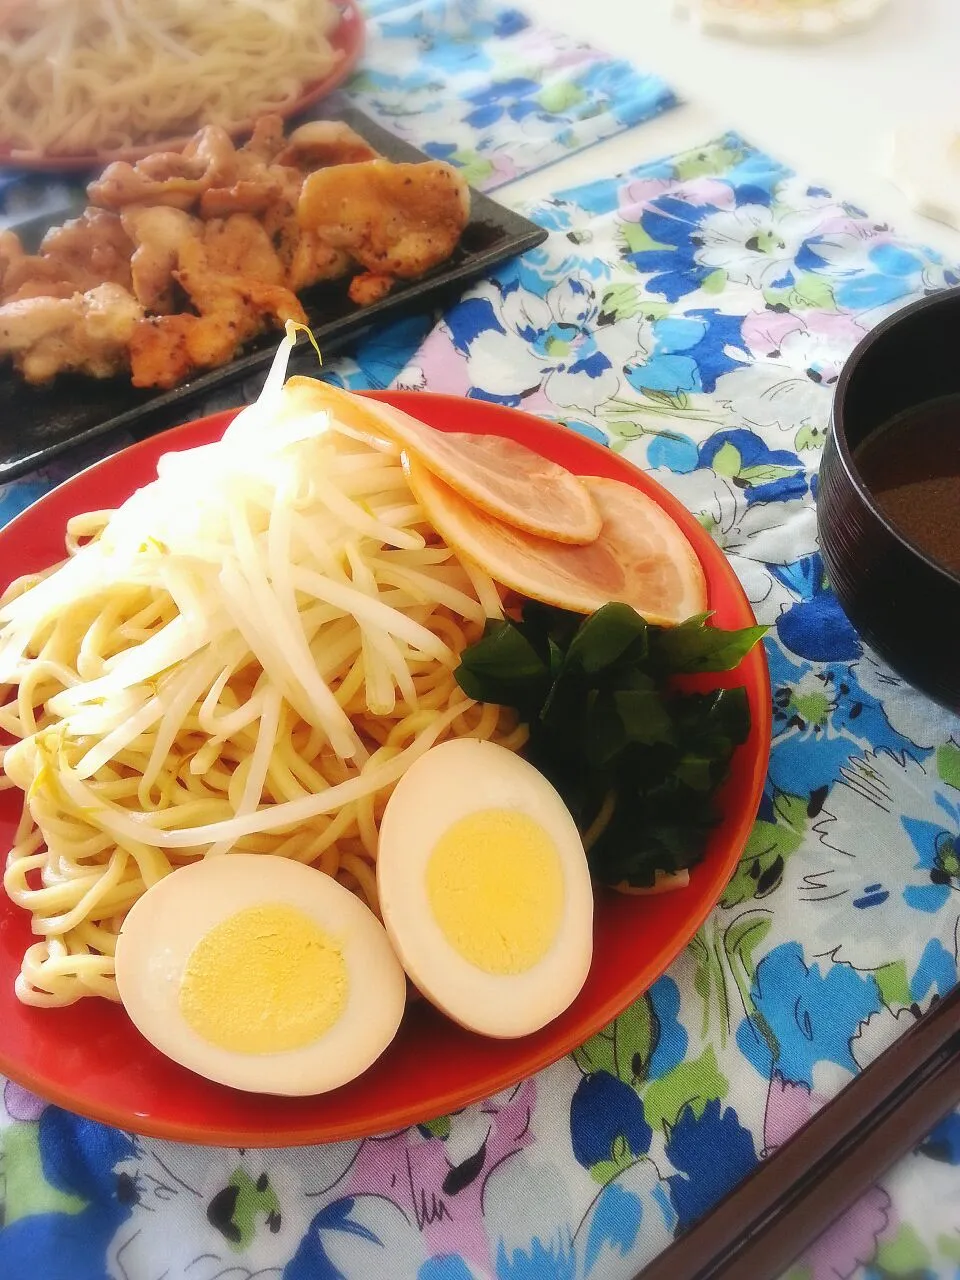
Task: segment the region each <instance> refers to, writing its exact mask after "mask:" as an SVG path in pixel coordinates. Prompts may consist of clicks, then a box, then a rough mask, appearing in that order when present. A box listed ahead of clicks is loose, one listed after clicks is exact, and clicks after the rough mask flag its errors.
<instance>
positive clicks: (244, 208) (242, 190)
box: [200, 169, 283, 218]
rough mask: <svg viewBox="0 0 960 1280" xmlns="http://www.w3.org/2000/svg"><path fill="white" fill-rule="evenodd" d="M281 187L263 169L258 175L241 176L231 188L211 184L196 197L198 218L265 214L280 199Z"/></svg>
mask: <svg viewBox="0 0 960 1280" xmlns="http://www.w3.org/2000/svg"><path fill="white" fill-rule="evenodd" d="M282 194H283V187H282V184H281V182H280V181H279V179H278V178H277V177H275V176H274V175H273V174H272V173H270V171H269V170H267V169H264V171H263V176H262V177H260V178H241V179H240V181H239V182H235V183H234V184H233V186H232V187H211V188H210V189H209V190H208V191H204V193H203V195H202V196H201V197H200V217H201V218H226V217H227V216H228V215H229V214H231V213H266V211H267V210H268V209H269V208H270V206H271V205H272V204H274V203H275V202H276V201H277V200H279V199H280V198H281V196H282Z"/></svg>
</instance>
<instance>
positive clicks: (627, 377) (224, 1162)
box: [0, 135, 960, 1280]
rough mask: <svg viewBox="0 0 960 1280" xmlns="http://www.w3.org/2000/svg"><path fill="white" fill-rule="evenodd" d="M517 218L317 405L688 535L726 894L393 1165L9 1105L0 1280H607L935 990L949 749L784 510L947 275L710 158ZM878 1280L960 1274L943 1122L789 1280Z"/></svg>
mask: <svg viewBox="0 0 960 1280" xmlns="http://www.w3.org/2000/svg"><path fill="white" fill-rule="evenodd" d="M530 212H531V214H532V216H534V217H536V218H538V219H539V220H541V221H542V222H544V223H545V224H546V225H547V226H549V227H550V228H551V230H552V232H553V234H552V235H551V237H550V239H549V240H548V241H547V242H546V243H545V245H544V246H543V247H542V248H540V249H538V250H535V251H533V252H532V253H530V254H527V255H526V256H525V258H523V259H522V260H520V261H518V262H515V263H512V264H509V265H507V266H505V267H503V268H501V269H500V271H499V272H498V274H497V276H496V277H495V278H494V279H492V280H490V281H488V282H486V283H484V284H482V285H479V286H477V287H476V288H475V289H474V290H472V292H471V293H470V294H469V295H468V296H467V297H466V298H464V299H463V300H462V301H461V302H460V303H459V304H458V305H457V306H455V307H454V308H453V309H452V311H451V312H450V313H449V314H448V315H447V316H446V317H445V318H444V320H443V322H442V323H441V324H440V325H439V326H438V327H437V328H435V329H433V330H432V331H431V332H430V333H429V334H428V335H427V336H426V338H425V340H421V339H422V338H423V330H422V328H418V327H417V326H416V325H411V326H410V327H409V328H407V329H405V330H394V331H393V332H391V333H388V334H387V335H385V336H384V338H383V341H382V342H380V343H378V342H377V341H375V340H374V341H370V342H368V343H367V344H366V345H365V347H364V348H363V349H362V350H361V351H358V352H355V353H354V356H353V358H352V359H351V360H350V361H343V362H340V364H339V365H338V376H339V378H340V380H341V381H343V382H344V383H345V384H346V385H354V386H356V385H364V384H365V383H371V382H379V383H381V384H382V382H383V380H385V378H386V377H387V376H388V375H389V373H390V372H391V371H393V370H399V381H400V382H401V383H402V384H403V385H408V386H414V387H421V388H428V389H430V390H434V391H442V392H453V393H457V394H462V395H469V396H473V397H477V398H482V399H487V400H489V401H491V402H494V403H503V404H511V405H521V406H523V407H525V408H528V409H531V410H532V411H534V412H537V413H540V414H543V415H545V416H548V417H551V418H553V419H555V420H557V421H560V422H563V423H565V424H566V425H568V426H569V427H570V428H571V429H573V430H576V431H581V432H584V433H586V434H588V435H590V436H592V437H593V438H596V439H600V440H602V441H604V442H605V443H607V444H608V445H609V446H610V447H611V448H613V449H616V450H619V451H622V452H623V453H625V454H626V456H628V457H630V458H631V459H632V460H633V461H635V462H636V463H637V464H638V465H640V466H642V467H645V468H647V469H648V470H649V471H650V472H651V473H652V474H653V475H654V476H655V477H656V478H657V479H658V480H659V481H660V482H661V483H663V484H665V485H666V486H667V487H668V488H669V489H670V490H671V491H673V492H674V493H676V494H677V495H678V496H679V497H680V498H681V499H682V500H683V501H684V502H685V503H686V504H687V506H688V507H690V508H691V509H692V510H693V511H694V512H695V513H696V514H697V515H698V518H699V519H700V520H701V522H702V523H703V524H704V526H705V527H706V528H708V529H709V530H710V532H711V533H712V535H713V536H714V538H715V539H716V540H717V542H718V544H719V545H720V546H721V547H722V548H723V549H724V550H725V551H726V553H727V555H728V557H729V559H730V561H731V563H732V565H733V566H734V568H735V569H736V571H737V573H738V574H739V576H740V579H741V581H742V582H743V584H744V587H745V588H746V590H747V592H748V594H749V596H750V599H751V601H752V603H753V605H754V608H755V610H756V612H757V615H758V617H759V618H760V620H761V621H764V622H766V623H768V624H769V625H770V627H771V631H770V632H769V634H768V637H767V640H766V645H767V654H768V658H769V662H770V669H771V677H772V684H773V712H774V743H773V750H772V755H771V763H770V772H769V777H768V781H767V785H766V788H765V791H764V796H763V801H762V805H761V809H760V812H759V814H758V818H757V821H756V824H755V827H754V829H753V832H752V835H751V837H750V839H749V841H748V844H747V847H746V849H745V851H744V854H743V857H742V858H741V861H740V863H739V866H738V868H737V870H736V872H735V874H734V876H733V878H732V879H731V881H730V883H729V885H728V886H727V888H726V890H725V892H724V894H723V897H722V899H721V901H720V903H719V905H718V907H717V909H716V910H715V911H714V913H713V914H712V916H711V917H710V918H709V920H708V921H707V923H706V925H705V926H704V927H703V929H701V931H700V932H699V933H698V934H697V936H696V938H695V939H694V941H693V942H692V943H691V945H690V946H689V947H688V948H687V950H686V951H685V952H684V953H683V954H682V955H681V956H680V957H679V958H678V959H677V961H676V962H675V964H674V965H673V966H671V968H670V970H669V972H668V973H667V974H666V975H665V976H664V977H662V978H661V979H660V980H659V981H658V982H657V983H656V984H655V985H654V987H653V988H652V989H651V990H650V991H649V992H648V993H647V994H646V995H645V996H643V997H642V998H641V999H639V1000H638V1001H636V1002H635V1003H634V1004H633V1005H632V1006H631V1007H630V1008H629V1009H627V1010H626V1011H625V1012H624V1013H623V1014H622V1015H621V1016H620V1017H619V1018H617V1019H616V1020H615V1021H614V1022H613V1023H612V1024H611V1025H610V1026H609V1027H607V1028H606V1029H605V1030H604V1031H603V1032H601V1033H600V1034H598V1035H596V1036H594V1037H593V1038H592V1039H591V1040H589V1041H588V1042H587V1043H586V1044H585V1045H583V1046H582V1047H581V1048H579V1049H578V1050H577V1051H576V1052H575V1053H574V1054H572V1055H571V1056H570V1057H568V1058H566V1059H564V1060H562V1061H561V1062H559V1063H557V1064H555V1065H554V1066H553V1067H550V1068H548V1069H547V1070H545V1071H543V1072H541V1073H540V1074H539V1075H537V1076H536V1077H534V1078H533V1079H531V1080H528V1081H525V1082H523V1083H521V1084H519V1085H517V1086H516V1087H514V1088H512V1089H508V1090H505V1091H504V1092H503V1093H501V1094H499V1095H497V1096H496V1097H494V1098H491V1099H488V1100H486V1101H485V1102H484V1103H482V1104H478V1105H476V1106H472V1107H467V1108H465V1109H464V1110H463V1111H461V1112H458V1113H456V1114H453V1115H449V1116H443V1117H439V1118H436V1119H433V1120H430V1121H429V1122H426V1123H424V1124H422V1125H419V1126H416V1127H414V1128H413V1129H410V1130H407V1131H401V1132H398V1133H392V1134H385V1135H381V1136H379V1137H376V1138H370V1139H366V1140H364V1141H363V1142H359V1143H357V1142H353V1143H342V1144H337V1145H334V1146H325V1147H315V1148H310V1149H306V1150H300V1151H297V1150H294V1151H269V1150H268V1151H250V1150H243V1151H233V1150H231V1151H222V1150H208V1149H203V1148H194V1147H187V1146H180V1145H175V1144H171V1143H165V1142H159V1141H155V1140H151V1139H145V1138H135V1137H133V1136H131V1135H126V1134H120V1133H117V1132H115V1131H112V1130H109V1129H106V1128H104V1127H103V1126H100V1125H96V1124H93V1123H91V1122H88V1121H85V1120H82V1119H79V1118H78V1117H75V1116H71V1115H69V1114H67V1113H65V1112H63V1111H60V1110H58V1109H57V1108H54V1107H51V1106H45V1105H44V1104H43V1103H42V1102H40V1101H39V1100H38V1099H35V1098H33V1097H32V1096H31V1095H29V1094H27V1093H25V1092H24V1091H23V1090H22V1089H19V1088H18V1087H17V1086H15V1085H13V1084H8V1085H7V1088H6V1092H5V1094H4V1107H5V1125H4V1128H3V1131H2V1132H3V1166H2V1172H3V1175H4V1180H5V1188H6V1219H5V1226H4V1228H3V1230H2V1231H0V1276H3V1277H8V1276H9V1277H11V1280H21V1277H22V1278H23V1280H28V1277H33V1276H41V1275H42V1276H43V1277H44V1280H161V1277H163V1278H165V1280H214V1277H218V1276H223V1275H229V1276H231V1277H236V1280H254V1277H257V1278H259V1277H264V1278H266V1277H270V1278H271V1280H367V1278H368V1277H372V1276H381V1275H382V1276H389V1277H390V1278H391V1280H394V1278H396V1280H407V1277H409V1278H410V1280H493V1278H494V1277H495V1278H496V1280H626V1277H629V1276H632V1275H633V1274H634V1273H635V1272H636V1271H637V1270H638V1269H639V1268H640V1267H641V1266H642V1265H643V1264H644V1263H645V1262H646V1261H647V1260H649V1259H650V1258H652V1257H654V1256H656V1255H657V1254H658V1253H660V1252H661V1251H662V1250H663V1249H664V1248H666V1247H667V1246H668V1245H669V1243H670V1241H671V1240H672V1239H674V1237H675V1236H676V1234H677V1233H678V1232H680V1231H682V1230H683V1229H684V1228H686V1227H687V1226H689V1225H690V1224H691V1223H692V1222H694V1221H696V1219H697V1218H698V1217H700V1216H701V1215H702V1214H703V1213H704V1212H706V1211H707V1210H708V1209H709V1208H710V1206H711V1205H712V1204H714V1203H715V1202H716V1200H717V1199H718V1198H719V1197H720V1196H722V1195H723V1194H724V1193H725V1192H726V1191H727V1190H728V1189H729V1188H730V1187H732V1186H734V1185H736V1184H737V1183H738V1182H739V1181H740V1180H741V1179H742V1178H743V1177H745V1176H746V1175H747V1174H748V1173H749V1172H750V1170H751V1169H752V1168H754V1167H755V1165H756V1164H757V1162H758V1161H759V1160H762V1159H763V1158H764V1156H766V1155H768V1154H769V1153H770V1152H772V1151H774V1150H776V1149H777V1148H778V1147H779V1146H780V1145H781V1144H782V1143H784V1142H787V1141H789V1139H790V1137H791V1136H792V1134H793V1133H794V1132H795V1131H796V1130H797V1129H798V1128H799V1127H800V1125H802V1124H803V1123H804V1121H805V1120H807V1119H808V1118H809V1117H810V1116H811V1115H812V1114H813V1113H814V1112H815V1111H816V1109H817V1108H818V1107H820V1106H822V1105H823V1104H824V1103H825V1102H826V1101H827V1100H828V1099H829V1098H830V1097H831V1096H832V1095H833V1094H835V1093H836V1092H837V1090H838V1089H840V1088H841V1087H842V1086H843V1085H844V1084H845V1083H846V1082H848V1081H849V1080H850V1079H851V1078H852V1077H853V1075H854V1074H855V1073H856V1072H857V1071H859V1070H861V1069H862V1068H863V1067H865V1066H866V1065H868V1063H869V1062H871V1061H872V1060H873V1059H874V1058H875V1057H876V1055H877V1054H878V1053H879V1052H881V1051H882V1049H883V1048H885V1047H886V1046H887V1045H888V1044H890V1043H891V1042H892V1041H893V1040H894V1039H896V1038H897V1037H898V1036H900V1035H902V1034H903V1032H904V1031H905V1030H906V1029H907V1028H908V1027H909V1026H910V1025H911V1023H912V1022H913V1021H914V1020H915V1019H916V1018H917V1017H918V1016H919V1015H920V1014H922V1013H923V1012H924V1011H926V1010H928V1009H929V1008H930V1007H931V1006H932V1005H933V1003H934V1002H935V1001H937V1000H938V999H940V998H941V997H942V996H943V995H945V994H946V993H947V992H948V991H949V990H951V989H952V987H953V986H954V985H955V984H956V982H957V976H958V942H960V939H958V934H960V720H958V719H957V717H955V716H952V715H950V714H948V713H946V712H944V711H941V710H939V709H937V708H936V707H934V706H933V705H932V704H930V703H929V702H927V701H926V700H924V699H923V698H922V697H920V696H919V695H918V694H916V693H914V692H913V691H911V690H910V689H908V688H907V687H905V686H904V685H903V684H902V682H901V681H899V680H898V679H897V678H896V677H895V676H894V675H893V674H892V673H891V672H890V671H889V670H887V669H886V668H885V667H884V666H883V664H882V663H880V662H879V660H878V659H877V658H876V657H875V655H873V654H872V653H870V652H869V651H868V650H867V649H865V648H864V647H863V645H862V644H861V642H860V641H859V639H858V637H857V636H856V634H855V633H854V631H853V630H852V628H851V627H850V625H849V623H848V622H847V621H846V619H845V618H844V616H843V614H842V612H841V611H840V609H839V607H838V606H837V603H836V600H835V598H834V597H833V595H832V593H831V591H830V587H829V583H828V582H827V581H826V578H825V575H824V569H823V564H822V561H821V558H820V555H819V552H818V547H817V539H816V524H815V518H814V502H815V499H816V473H817V463H818V459H819V454H820V448H821V445H822V442H823V437H824V431H825V428H826V423H827V417H828V411H829V403H830V389H831V386H832V384H833V382H834V381H835V380H836V377H837V374H838V371H839V369H840V367H841V366H842V363H843V361H844V359H845V358H846V356H847V355H848V354H849V352H850V349H851V347H852V346H853V344H854V343H855V342H856V341H857V339H858V337H859V336H860V335H861V334H862V333H864V332H866V331H867V329H868V328H869V327H870V325H872V324H874V323H875V322H876V321H877V320H878V319H880V318H881V317H883V316H884V315H886V314H888V313H889V312H890V311H891V310H892V309H894V308H895V307H896V306H898V305H901V304H902V303H904V302H907V301H909V300H911V299H912V298H915V297H917V296H921V295H922V294H923V293H924V292H926V291H929V290H935V289H940V288H943V287H945V286H948V285H952V284H956V283H958V282H960V276H958V274H957V272H956V270H955V269H954V268H953V266H952V265H951V264H949V263H947V262H945V261H943V260H942V259H941V258H940V257H938V255H937V254H935V253H934V252H932V251H931V250H928V249H923V248H920V247H918V246H915V245H911V244H908V243H906V242H904V241H902V240H901V239H900V238H898V237H897V236H896V234H895V233H894V232H892V231H891V230H890V229H889V228H888V227H887V226H885V225H884V224H883V223H879V222H875V221H873V220H871V219H870V218H868V217H866V216H865V215H864V214H863V213H862V212H860V211H859V210H857V209H855V208H854V207H852V206H850V205H849V204H846V203H845V202H843V201H841V200H838V199H835V198H834V197H832V196H831V195H830V194H829V193H828V192H826V191H823V190H822V189H820V188H816V187H811V186H809V185H808V184H806V183H804V182H803V181H801V180H800V179H798V178H797V177H796V176H795V175H794V174H792V173H791V172H790V171H788V170H787V169H785V168H784V167H783V166H781V165H779V164H777V163H776V162H774V161H773V160H771V159H770V158H769V157H767V156H764V155H763V154H761V153H760V152H757V151H756V150H754V149H753V148H751V147H750V146H749V145H747V144H746V143H745V142H743V141H742V140H741V139H740V138H738V137H736V136H733V135H728V136H725V137H723V138H721V139H719V140H717V141H715V142H713V143H711V144H709V145H707V146H705V147H703V148H700V149H698V150H696V151H693V152H690V153H685V154H683V155H680V156H677V157H673V158H671V159H669V160H665V161H663V162H660V163H658V164H653V165H646V166H642V167H640V168H638V169H636V170H634V171H633V172H631V173H629V174H627V175H624V176H623V177H621V178H618V179H616V180H611V181H605V182H602V183H596V184H592V185H590V186H587V187H582V188H579V189H577V190H573V191H567V192H564V193H561V194H560V195H558V196H556V197H554V198H553V199H551V200H549V201H546V202H543V203H540V204H538V205H536V206H534V207H533V208H532V209H531V210H530ZM414 344H418V345H416V347H415V349H414ZM368 371H369V372H368ZM908 1276H909V1277H914V1278H918V1277H922V1278H923V1280H936V1278H937V1277H957V1276H960V1115H954V1116H948V1117H946V1118H945V1119H944V1120H943V1121H942V1122H941V1123H940V1124H939V1125H938V1126H937V1128H936V1129H935V1130H934V1131H933V1132H932V1133H931V1134H930V1135H929V1136H928V1138H927V1139H926V1140H925V1141H924V1142H923V1143H922V1144H921V1145H920V1146H919V1147H918V1148H917V1149H916V1150H915V1151H914V1152H912V1153H911V1155H910V1156H909V1157H908V1158H907V1159H906V1160H904V1161H901V1162H900V1164H899V1165H898V1166H897V1167H896V1168H895V1169H894V1170H893V1171H892V1172H891V1173H890V1174H889V1175H888V1176H887V1177H886V1178H885V1179H884V1180H883V1182H882V1184H881V1185H879V1186H877V1187H875V1188H873V1190H871V1192H870V1193H869V1194H868V1195H867V1196H865V1197H864V1198H863V1199H862V1200H861V1201H860V1202H859V1203H858V1204H857V1205H856V1206H855V1207H854V1208H853V1209H852V1210H851V1211H850V1212H849V1213H848V1214H846V1215H845V1216H844V1218H843V1219H841V1220H840V1221H839V1222H838V1223H836V1224H834V1225H833V1226H832V1227H831V1228H830V1230H828V1231H827V1232H826V1233H825V1235H824V1236H823V1237H822V1238H821V1239H820V1240H819V1241H818V1242H817V1244H816V1245H815V1246H814V1247H813V1248H812V1249H811V1250H810V1251H809V1252H808V1254H807V1255H806V1257H805V1258H804V1259H803V1260H801V1261H800V1262H799V1263H798V1264H797V1265H796V1266H795V1267H794V1268H793V1269H792V1270H791V1272H790V1276H789V1280H829V1278H831V1277H844V1278H845V1280H851V1278H853V1277H856V1280H891V1278H892V1277H904V1278H906V1277H908Z"/></svg>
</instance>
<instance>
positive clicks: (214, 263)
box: [203, 213, 285, 284]
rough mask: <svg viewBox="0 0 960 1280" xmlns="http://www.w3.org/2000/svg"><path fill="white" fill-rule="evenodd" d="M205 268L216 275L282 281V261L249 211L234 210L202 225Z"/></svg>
mask: <svg viewBox="0 0 960 1280" xmlns="http://www.w3.org/2000/svg"><path fill="white" fill-rule="evenodd" d="M203 244H204V248H205V249H206V269H207V270H209V271H211V272H213V273H214V274H215V275H225V276H247V277H250V278H251V279H254V280H261V281H263V282H264V283H265V284H283V282H284V275H285V272H284V267H283V263H282V262H281V261H280V258H279V256H278V254H277V251H276V249H275V248H274V247H273V243H272V242H271V239H270V236H269V234H268V233H267V231H266V229H265V228H264V226H263V224H262V223H260V222H258V221H257V219H256V218H254V217H252V216H251V215H250V214H249V213H233V214H231V215H230V217H229V218H217V219H214V220H213V221H211V222H208V223H206V224H205V226H204V228H203Z"/></svg>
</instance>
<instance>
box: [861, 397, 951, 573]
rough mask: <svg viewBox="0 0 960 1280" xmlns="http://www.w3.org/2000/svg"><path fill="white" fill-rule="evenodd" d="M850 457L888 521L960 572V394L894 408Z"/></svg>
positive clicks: (947, 565)
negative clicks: (891, 415) (903, 409)
mask: <svg viewBox="0 0 960 1280" xmlns="http://www.w3.org/2000/svg"><path fill="white" fill-rule="evenodd" d="M853 457H854V461H855V462H856V464H857V468H858V470H859V472H860V474H861V476H862V477H863V479H864V481H865V482H866V484H867V485H868V487H869V488H870V491H871V493H872V494H873V496H874V499H875V500H876V504H877V506H878V507H879V509H880V511H881V512H882V513H883V515H885V516H886V517H887V519H888V520H889V521H890V522H891V524H893V525H895V526H896V527H897V530H898V531H899V532H900V533H901V534H903V535H904V536H905V537H907V538H909V539H910V540H911V541H912V542H915V543H916V544H917V546H919V547H920V548H921V549H922V550H923V551H925V552H926V553H927V555H929V556H932V557H933V558H934V559H935V560H938V561H939V562H940V563H941V564H942V565H943V566H944V567H945V568H947V569H950V570H952V572H953V573H955V574H957V575H960V396H948V397H945V398H944V399H942V400H932V401H930V403H929V404H924V405H919V406H917V408H915V409H908V410H907V411H906V412H905V413H901V414H898V415H897V417H895V418H893V419H891V421H890V422H888V423H886V424H885V425H884V426H882V427H880V428H879V429H878V430H877V431H874V432H873V433H872V434H871V435H869V436H868V437H867V439H866V440H864V442H863V443H862V444H861V445H859V446H858V448H857V449H856V450H855V451H854V455H853Z"/></svg>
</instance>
